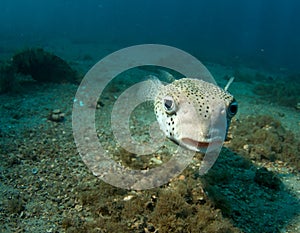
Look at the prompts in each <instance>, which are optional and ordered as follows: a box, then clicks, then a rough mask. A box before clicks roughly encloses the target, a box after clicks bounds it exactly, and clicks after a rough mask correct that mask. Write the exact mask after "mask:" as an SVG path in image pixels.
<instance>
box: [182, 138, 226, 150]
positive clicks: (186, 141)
mask: <svg viewBox="0 0 300 233" xmlns="http://www.w3.org/2000/svg"><path fill="white" fill-rule="evenodd" d="M180 141H181V143H182V144H183V145H185V146H186V147H187V148H190V149H194V150H195V149H196V150H205V149H207V148H208V147H209V146H218V145H220V146H221V145H223V142H222V141H220V140H215V141H209V142H201V141H196V140H193V139H191V138H182V139H181V140H180Z"/></svg>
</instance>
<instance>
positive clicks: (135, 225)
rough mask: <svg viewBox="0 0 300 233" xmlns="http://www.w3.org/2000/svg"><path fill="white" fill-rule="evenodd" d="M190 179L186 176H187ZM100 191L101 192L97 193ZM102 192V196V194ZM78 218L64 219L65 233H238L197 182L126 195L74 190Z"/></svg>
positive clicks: (100, 185) (109, 190)
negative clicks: (213, 205) (77, 194)
mask: <svg viewBox="0 0 300 233" xmlns="http://www.w3.org/2000/svg"><path fill="white" fill-rule="evenodd" d="M187 176H190V174H187ZM99 190H102V191H99ZM104 190H105V192H104ZM78 193H79V194H80V195H79V200H78V201H79V203H78V205H80V206H82V213H83V212H85V210H88V211H89V213H88V214H87V213H85V214H84V213H83V215H88V216H89V219H90V221H84V222H82V219H83V217H81V216H77V217H74V216H71V215H70V216H66V218H65V219H64V220H63V221H62V227H63V228H64V229H65V231H66V232H77V233H78V232H124V233H125V232H138V233H146V232H156V233H158V232H159V233H167V232H174V233H176V232H177V233H179V232H180V233H185V232H190V233H191V232H192V233H198V232H205V233H224V232H228V233H237V232H240V231H239V230H238V229H237V228H235V227H234V226H233V225H232V223H231V222H230V221H229V220H228V219H225V218H224V217H223V216H222V213H221V211H220V210H217V209H214V208H213V207H212V203H211V202H210V200H209V199H208V198H207V196H206V195H205V193H204V192H203V190H202V188H201V187H200V186H199V180H194V179H188V180H187V182H184V181H181V180H177V181H174V183H173V185H172V187H164V188H157V189H152V190H145V191H142V192H128V191H126V190H120V189H118V188H114V187H112V186H109V185H107V184H104V183H102V182H100V183H98V185H96V186H93V187H92V186H89V187H87V186H85V187H84V185H82V186H81V187H80V188H79V189H78Z"/></svg>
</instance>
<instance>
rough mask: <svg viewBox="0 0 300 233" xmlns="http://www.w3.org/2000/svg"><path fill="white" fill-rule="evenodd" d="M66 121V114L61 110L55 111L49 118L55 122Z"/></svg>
mask: <svg viewBox="0 0 300 233" xmlns="http://www.w3.org/2000/svg"><path fill="white" fill-rule="evenodd" d="M64 119H65V114H64V113H63V112H61V110H60V109H55V110H53V111H52V112H51V113H50V114H49V116H48V120H50V121H54V122H62V121H63V120H64Z"/></svg>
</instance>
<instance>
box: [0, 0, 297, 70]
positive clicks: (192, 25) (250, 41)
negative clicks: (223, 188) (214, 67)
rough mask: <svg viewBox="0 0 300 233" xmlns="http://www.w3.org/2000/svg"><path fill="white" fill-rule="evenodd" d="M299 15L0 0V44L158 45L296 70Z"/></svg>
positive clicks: (225, 7) (272, 5)
mask: <svg viewBox="0 0 300 233" xmlns="http://www.w3.org/2000/svg"><path fill="white" fill-rule="evenodd" d="M299 11H300V1H298V0H288V1H282V0H281V1H280V0H252V1H250V0H248V1H246V0H244V1H243V0H227V1H224V0H213V1H212V0H198V1H197V0H191V1H181V0H179V1H171V0H163V1H158V0H157V1H155V0H152V1H148V0H144V1H141V0H129V1H125V0H85V1H81V0H77V1H76V0H51V1H50V0H48V1H46V0H45V1H40V0H26V1H25V0H1V1H0V41H6V40H9V41H15V42H16V44H18V45H19V46H30V45H32V44H33V45H34V42H35V41H49V40H52V39H57V38H60V39H61V38H64V39H66V40H70V41H73V42H77V43H95V42H96V43H107V42H110V43H116V44H118V45H119V46H121V47H124V46H128V45H134V44H144V43H159V44H167V45H172V46H176V47H178V48H181V49H184V50H186V51H188V52H190V53H192V54H193V55H195V56H197V57H199V58H202V59H207V60H210V61H214V62H224V61H226V62H228V63H229V64H230V63H232V64H235V63H244V64H246V65H247V64H248V65H252V66H262V68H273V69H275V70H276V69H290V70H293V71H297V72H298V71H299V70H300V46H299V41H300V16H299ZM2 49H4V48H2ZM0 52H1V51H0Z"/></svg>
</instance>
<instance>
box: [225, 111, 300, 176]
mask: <svg viewBox="0 0 300 233" xmlns="http://www.w3.org/2000/svg"><path fill="white" fill-rule="evenodd" d="M231 132H232V134H233V135H234V137H233V138H232V139H231V141H230V143H229V144H228V147H229V148H231V149H232V150H233V151H235V152H237V153H239V154H240V155H243V156H245V157H247V158H248V159H251V160H253V161H257V162H261V161H265V162H266V161H269V162H275V161H283V162H285V163H288V164H289V165H290V166H292V167H294V168H295V169H296V170H297V171H300V141H299V140H298V139H297V138H296V137H295V136H294V134H293V133H292V132H291V131H289V130H286V129H285V128H284V127H283V126H282V125H281V123H280V122H279V121H278V120H276V119H274V118H273V117H271V116H267V115H262V116H247V117H244V118H240V119H239V121H234V122H233V124H232V127H231Z"/></svg>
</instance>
